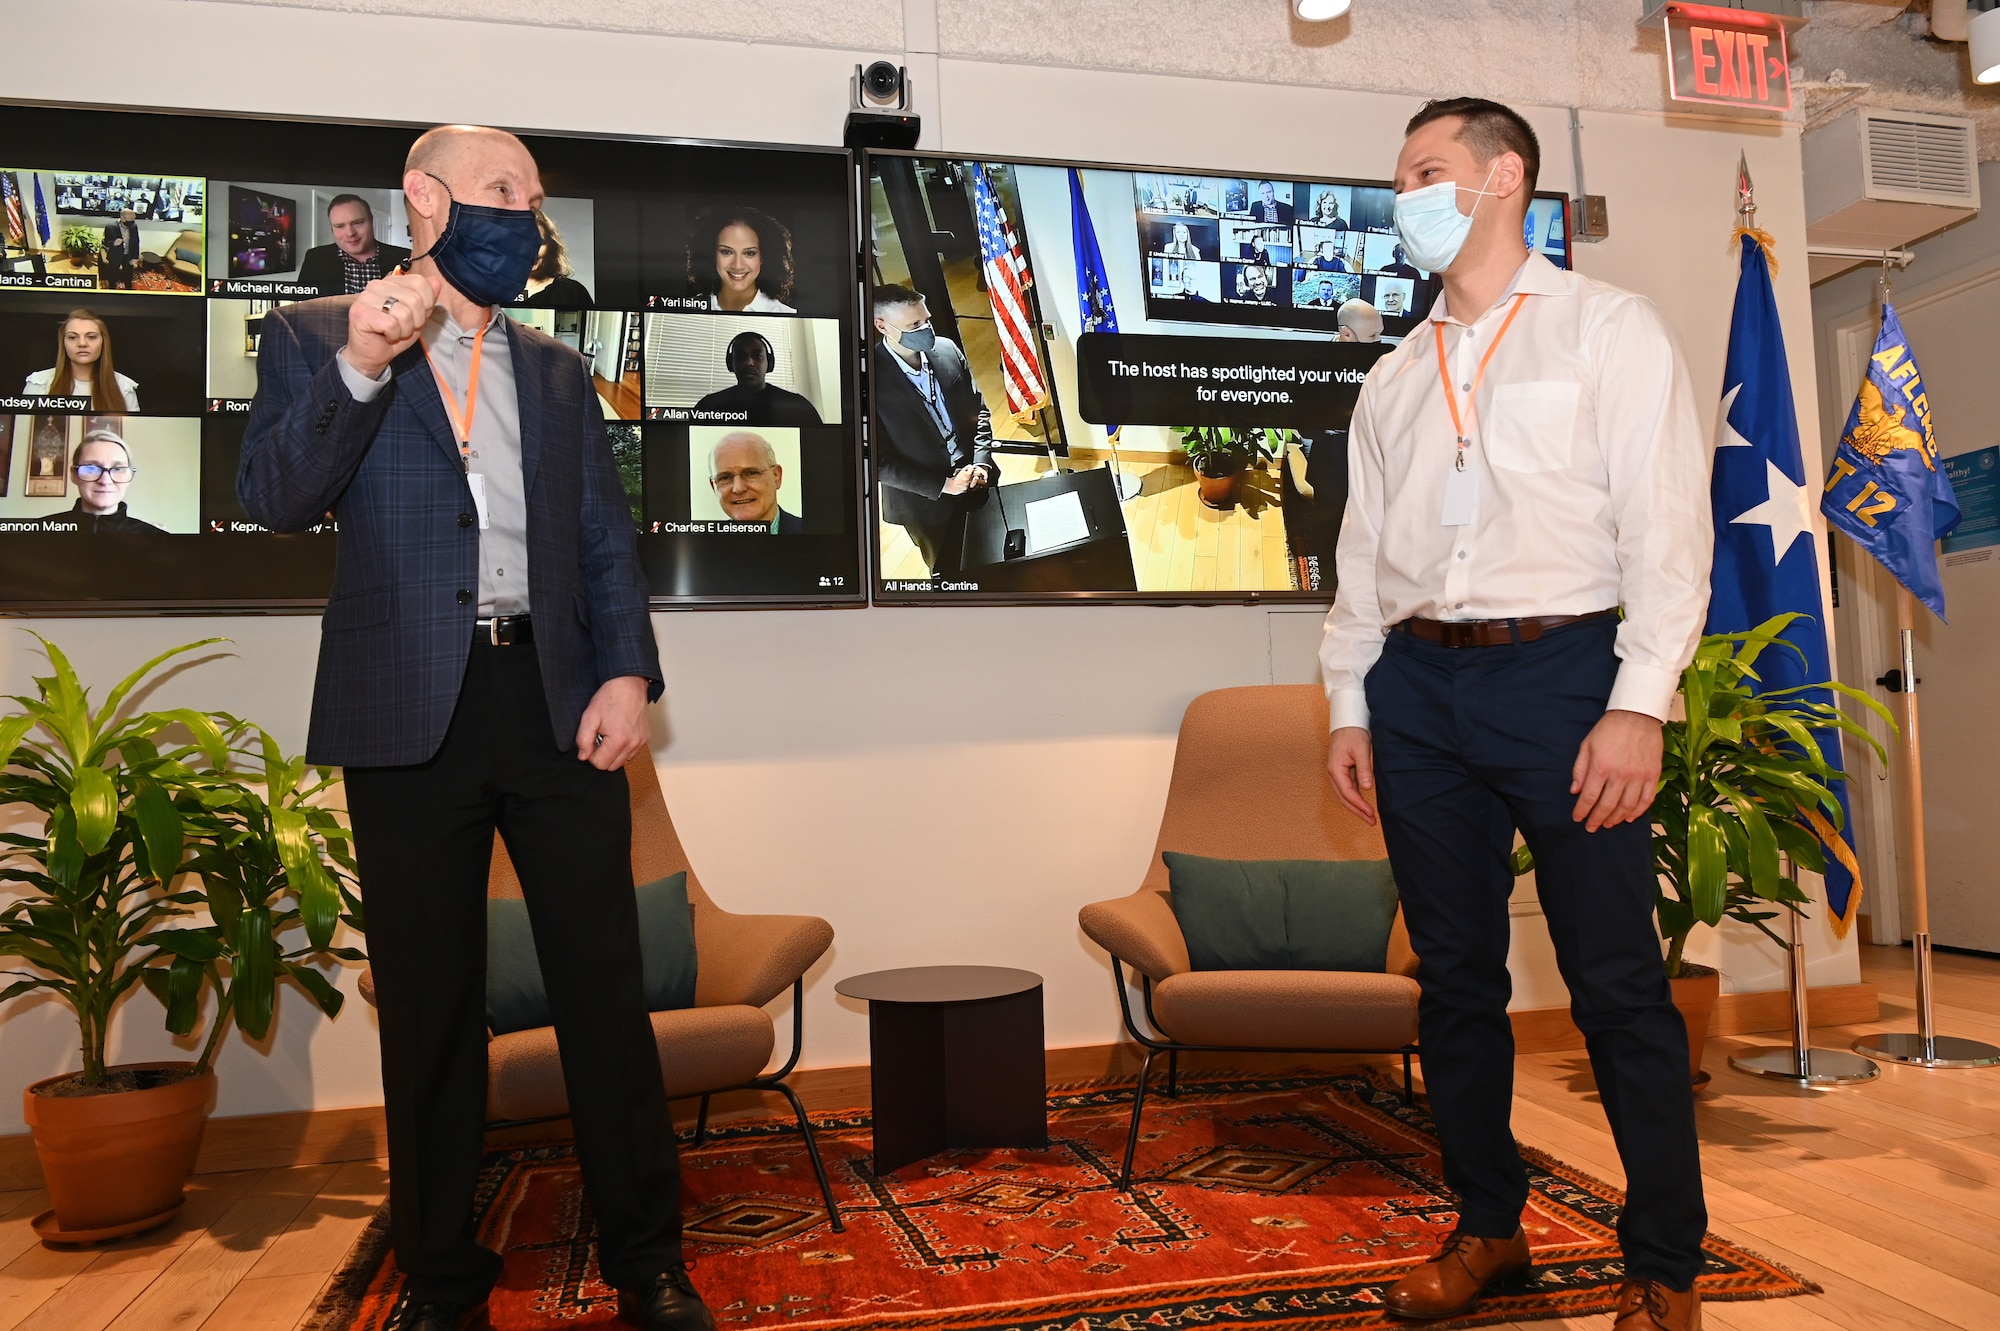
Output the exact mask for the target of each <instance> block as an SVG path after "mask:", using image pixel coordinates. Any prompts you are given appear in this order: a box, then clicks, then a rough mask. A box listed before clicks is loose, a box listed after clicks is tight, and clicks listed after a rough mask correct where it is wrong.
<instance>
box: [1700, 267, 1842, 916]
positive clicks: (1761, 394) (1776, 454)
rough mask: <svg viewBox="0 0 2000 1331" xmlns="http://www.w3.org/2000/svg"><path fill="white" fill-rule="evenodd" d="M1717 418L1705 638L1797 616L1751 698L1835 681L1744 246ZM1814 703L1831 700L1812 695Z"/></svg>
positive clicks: (1787, 390)
mask: <svg viewBox="0 0 2000 1331" xmlns="http://www.w3.org/2000/svg"><path fill="white" fill-rule="evenodd" d="M1722 388H1723V393H1722V416H1721V419H1720V420H1719V421H1718V422H1717V423H1716V429H1715V470H1714V473H1713V474H1712V476H1711V477H1710V480H1709V499H1710V502H1711V503H1712V504H1713V505H1714V511H1715V565H1714V572H1713V573H1712V574H1711V586H1710V590H1709V600H1708V625H1707V628H1706V630H1705V631H1706V632H1709V633H1742V632H1745V631H1746V630H1749V629H1751V628H1754V627H1756V626H1757V625H1759V624H1761V623H1763V622H1764V621H1765V620H1767V619H1769V618H1771V617H1772V616H1773V615H1780V614H1785V613H1787V612H1790V613H1795V614H1798V615H1801V616H1803V618H1800V619H1795V620H1793V621H1792V623H1791V627H1789V628H1787V629H1786V630H1785V633H1784V638H1785V641H1787V642H1789V643H1791V644H1792V645H1793V646H1794V647H1796V648H1797V649H1798V650H1797V651H1796V652H1788V651H1783V650H1771V651H1766V652H1764V653H1763V654H1762V655H1761V656H1759V657H1758V658H1757V671H1758V673H1759V674H1760V675H1762V676H1763V679H1762V680H1761V681H1759V682H1758V684H1757V688H1758V691H1759V692H1767V691H1769V690H1773V689H1785V688H1791V687H1794V686H1795V685H1799V684H1805V683H1808V682H1816V681H1819V680H1825V679H1831V678H1833V671H1832V668H1831V667H1830V665H1829V664H1828V660H1827V650H1826V611H1825V607H1824V605H1823V603H1822V602H1821V600H1820V584H1819V543H1818V541H1817V540H1816V539H1815V537H1814V533H1813V490H1812V486H1811V484H1810V483H1809V482H1808V480H1807V477H1806V468H1805V462H1804V459H1803V457H1802V456H1801V454H1800V451H1799V425H1798V415H1797V413H1796V410H1795V409H1794V407H1793V403H1792V375H1791V370H1790V368H1789V366H1788V365H1787V364H1786V360H1785V339H1784V334H1783V332H1782V331H1781V330H1780V328H1779V326H1778V304H1777V300H1776V298H1775V297H1774V296H1773V294H1772V291H1771V272H1770V268H1769V267H1768V266H1767V265H1766V263H1765V261H1764V251H1763V247H1762V246H1760V245H1759V244H1758V243H1757V241H1756V240H1754V239H1752V238H1751V237H1749V236H1744V237H1743V265H1742V272H1741V274H1740V275H1739V276H1738V278H1737V280H1736V309H1735V311H1734V313H1733V314H1732V315H1731V317H1730V322H1729V352H1728V357H1727V359H1726V361H1725V362H1724V365H1723V371H1722ZM1808 696H1809V697H1810V698H1811V700H1812V701H1814V702H1830V701H1832V699H1831V698H1830V697H1829V696H1828V695H1827V694H1826V692H1824V691H1821V692H1818V693H1815V694H1811V695H1808ZM1817 738H1818V739H1819V745H1820V751H1821V752H1822V753H1823V754H1824V755H1825V757H1826V761H1827V762H1828V764H1829V765H1831V766H1832V767H1834V768H1836V769H1838V768H1839V767H1840V766H1841V757H1840V736H1839V735H1838V734H1837V733H1834V732H1829V731H1821V732H1820V733H1819V735H1818V737H1817ZM1834 791H1835V794H1837V795H1838V796H1839V798H1840V809H1841V814H1842V819H1841V822H1842V827H1841V832H1840V841H1841V844H1840V845H1839V846H1837V847H1829V850H1830V851H1831V852H1832V853H1831V854H1830V855H1829V856H1828V858H1827V863H1826V901H1827V906H1828V908H1829V910H1830V911H1831V912H1832V916H1833V927H1834V931H1835V932H1836V933H1837V934H1839V935H1840V936H1842V937H1845V936H1846V934H1847V928H1848V925H1849V924H1850V923H1852V921H1853V919H1854V911H1855V907H1856V906H1857V905H1858V904H1859V903H1860V899H1861V894H1860V892H1859V891H1858V890H1856V887H1857V880H1856V875H1855V873H1854V868H1855V861H1854V855H1853V844H1854V833H1853V830H1852V829H1853V825H1854V824H1853V819H1852V818H1851V817H1848V816H1847V814H1848V807H1847V783H1846V782H1844V781H1843V782H1839V783H1837V784H1836V785H1835V787H1834Z"/></svg>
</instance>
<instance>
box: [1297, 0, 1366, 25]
mask: <svg viewBox="0 0 2000 1331" xmlns="http://www.w3.org/2000/svg"><path fill="white" fill-rule="evenodd" d="M1353 3H1354V0H1292V12H1293V13H1294V14H1297V15H1298V16H1299V17H1300V18H1301V19H1303V20H1305V21H1306V22H1307V23H1324V22H1325V21H1326V20H1328V19H1330V18H1339V17H1340V16H1341V15H1342V14H1345V13H1346V12H1347V8H1348V6H1349V5H1351V4H1353Z"/></svg>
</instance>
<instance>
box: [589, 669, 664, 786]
mask: <svg viewBox="0 0 2000 1331" xmlns="http://www.w3.org/2000/svg"><path fill="white" fill-rule="evenodd" d="M650 736H651V732H650V731H649V730H648V729H647V727H646V681H645V680H643V679H641V678H640V677H639V676H637V675H620V676H619V677H618V678H617V679H608V680H606V681H605V682H604V686H603V687H602V688H600V689H598V691H597V693H596V695H595V696H594V697H592V698H591V700H590V706H588V707H586V708H584V709H583V720H582V721H581V722H579V723H578V725H577V727H576V756H577V757H578V758H580V759H582V760H583V761H584V762H587V763H589V764H590V765H591V766H592V767H595V768H597V769H598V770H599V771H601V772H609V771H613V770H615V769H617V768H620V767H623V766H624V765H625V760H626V759H627V758H630V757H631V756H632V755H633V754H635V753H637V752H638V751H639V748H640V746H641V745H643V744H645V743H646V741H647V740H648V739H649V738H650Z"/></svg>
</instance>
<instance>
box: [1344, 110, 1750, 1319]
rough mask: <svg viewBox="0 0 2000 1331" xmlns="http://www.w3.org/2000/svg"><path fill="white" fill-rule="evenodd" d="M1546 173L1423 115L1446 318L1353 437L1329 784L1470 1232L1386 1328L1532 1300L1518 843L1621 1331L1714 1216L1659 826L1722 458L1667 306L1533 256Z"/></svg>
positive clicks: (1480, 128) (1416, 223)
mask: <svg viewBox="0 0 2000 1331" xmlns="http://www.w3.org/2000/svg"><path fill="white" fill-rule="evenodd" d="M1539 164H1540V149H1539V147H1538V145H1537V143H1536V141H1535V134H1534V131H1533V130H1532V129H1531V128H1530V127H1529V125H1528V123H1527V122H1526V121H1525V120H1523V119H1522V118H1521V117H1520V116H1519V115H1518V114H1516V113H1515V112H1514V111H1512V110H1509V109H1508V108H1507V107H1504V106H1501V105H1499V104H1497V103H1494V102H1489V101H1485V100H1483V99H1479V98H1453V99H1451V100H1449V101H1433V102H1429V103H1426V104H1425V105H1424V107H1423V108H1422V109H1421V110H1419V111H1418V112H1417V114H1416V116H1415V117H1414V118H1413V119H1412V120H1411V121H1410V124H1409V127H1408V129H1407V130H1406V137H1405V139H1404V142H1403V148H1402V151H1401V153H1400V154H1399V155H1398V156H1397V159H1396V175H1395V187H1396V190H1397V193H1396V202H1395V222H1396V230H1397V233H1398V234H1399V235H1400V237H1401V239H1402V242H1403V245H1404V248H1405V249H1407V250H1408V251H1409V257H1410V259H1411V260H1412V261H1413V262H1414V263H1416V264H1417V265H1419V266H1420V267H1423V268H1426V269H1429V270H1430V271H1432V272H1435V273H1438V274H1440V275H1441V276H1442V278H1443V285H1444V294H1443V296H1442V297H1441V298H1440V299H1439V301H1438V302H1437V303H1436V304H1435V305H1433V306H1432V307H1431V310H1430V317H1429V321H1428V326H1426V327H1420V328H1419V329H1418V330H1417V331H1415V332H1413V333H1411V335H1410V336H1408V337H1407V338H1405V339H1404V340H1403V342H1402V344H1401V345H1400V346H1399V347H1398V348H1397V349H1396V350H1394V351H1392V352H1390V353H1389V354H1388V355H1386V356H1384V357H1383V358H1382V359H1381V360H1379V361H1377V362H1376V363H1375V366H1374V368H1373V369H1372V370H1371V371H1370V373H1369V375H1368V377H1367V380H1366V381H1365V383H1364V384H1363V387H1362V389H1361V396H1360V399H1359V401H1358V402H1357V404H1356V405H1355V408H1354V417H1353V422H1352V425H1351V428H1350V435H1349V444H1348V451H1349V458H1350V472H1349V476H1348V484H1349V497H1348V504H1347V516H1346V520H1345V521H1344V522H1343V523H1342V526H1341V532H1340V544H1339V554H1338V574H1339V577H1338V581H1339V591H1338V593H1337V595H1336V597H1335V600H1334V606H1333V610H1332V612H1331V613H1330V614H1329V615H1328V616H1327V622H1326V637H1325V641H1324V643H1323V645H1322V647H1321V650H1320V661H1321V665H1322V667H1323V671H1324V676H1325V681H1326V689H1327V698H1328V705H1329V709H1330V712H1331V723H1332V728H1333V734H1332V738H1331V742H1330V745H1329V751H1328V756H1327V768H1328V771H1329V773H1330V774H1331V776H1332V778H1333V785H1334V789H1335V791H1336V793H1337V794H1338V796H1339V798H1340V800H1341V802H1342V803H1343V804H1345V805H1346V806H1347V807H1348V808H1349V809H1350V810H1352V811H1353V813H1354V814H1355V816H1356V817H1358V818H1360V819H1361V820H1362V821H1363V822H1365V823H1369V824H1373V823H1375V822H1376V821H1377V818H1378V816H1379V818H1380V821H1381V826H1382V834H1383V839H1384V841H1385V842H1386V843H1387V846H1388V851H1389V864H1390V867H1391V868H1392V869H1393V870H1394V872H1395V875H1396V886H1397V889H1398V891H1399V892H1400V894H1401V897H1402V903H1403V913H1404V918H1405V920H1406V921H1407V923H1408V925H1409V930H1410V943H1411V945H1412V947H1413V948H1414V949H1415V950H1416V954H1417V957H1418V958H1419V961H1418V970H1417V983H1418V984H1419V985H1421V986H1422V989H1423V997H1422V1001H1421V1003H1420V1005H1419V1008H1418V1043H1420V1044H1421V1045H1422V1046H1423V1050H1424V1075H1425V1078H1426V1079H1427V1081H1428V1083H1429V1089H1430V1100H1431V1110H1432V1117H1433V1118H1434V1119H1435V1120H1436V1123H1437V1134H1438V1140H1439V1142H1440V1144H1441V1146H1442V1150H1443V1156H1444V1181H1445V1183H1446V1185H1447V1186H1448V1187H1449V1188H1450V1189H1451V1191H1452V1193H1454V1194H1455V1196H1456V1200H1457V1217H1458V1219H1457V1225H1456V1228H1455V1229H1454V1230H1453V1232H1452V1234H1451V1235H1450V1237H1448V1238H1447V1239H1446V1240H1445V1242H1444V1243H1443V1245H1442V1246H1441V1248H1440V1249H1439V1251H1438V1253H1437V1255H1436V1256H1435V1257H1433V1258H1432V1259H1430V1260H1429V1261H1427V1262H1425V1263H1424V1264H1422V1265H1420V1266H1418V1267H1417V1268H1416V1269H1414V1270H1412V1271H1411V1272H1410V1273H1409V1274H1407V1275H1405V1276H1403V1277H1402V1278H1401V1279H1400V1280H1398V1281H1396V1283H1395V1284H1393V1285H1391V1286H1390V1287H1389V1289H1388V1290H1387V1291H1386V1292H1385V1293H1384V1296H1383V1302H1384V1304H1385V1305H1386V1306H1387V1308H1388V1310H1389V1311H1391V1312H1393V1313H1396V1314H1398V1315H1400V1316H1404V1317H1413V1318H1438V1319H1441V1318H1448V1317H1453V1316H1457V1315H1459V1314H1460V1313H1463V1312H1465V1311H1467V1310H1469V1309H1471V1308H1472V1307H1473V1306H1474V1305H1475V1304H1476V1303H1477V1302H1478V1300H1479V1298H1480V1296H1481V1295H1482V1294H1483V1293H1484V1292H1485V1291H1486V1290H1487V1289H1488V1288H1489V1287H1491V1286H1493V1285H1496V1284H1500V1283H1502V1282H1507V1281H1511V1280H1514V1279H1519V1278H1526V1277H1527V1276H1528V1275H1529V1274H1530V1272H1531V1254H1530V1250H1529V1243H1528V1237H1527V1235H1526V1234H1525V1233H1524V1232H1523V1230H1522V1226H1521V1213H1522V1208H1523V1206H1524V1205H1525V1204H1526V1202H1527V1199H1528V1175H1527V1170H1526V1168H1525V1167H1524V1166H1523V1164H1522V1162H1521V1156H1520V1152H1519V1151H1518V1150H1517V1149H1516V1147H1515V1144H1514V1138H1513V1135H1512V1134H1511V1132H1510V1131H1509V1130H1508V1115H1509V1112H1510V1106H1511V1104H1512V1100H1513V1083H1514V1034H1513V1030H1512V1028H1511V1027H1510V1026H1509V1025H1508V1020H1507V1001H1508V995H1509V992H1510V990H1509V984H1508V978H1507V952H1508V928H1507V899H1508V896H1509V894H1510V893H1512V891H1513V890H1514V876H1513V873H1512V872H1511V870H1510V868H1509V863H1508V860H1509V855H1510V852H1511V851H1512V849H1513V844H1514V837H1515V831H1516V829H1517V828H1518V829H1519V831H1520V833H1521V835H1522V836H1524V837H1525V838H1526V840H1527V844H1528V849H1529V850H1530V851H1531V852H1533V854H1534V859H1535V873H1536V882H1537V883H1538V885H1539V888H1540V894H1541V902H1542V910H1543V913H1544V914H1545V915H1546V916H1547V917H1548V925H1549V936H1550V938H1551V940H1552V941H1553V942H1554V944H1555V953H1556V960H1557V963H1558V965H1559V966H1560V967H1561V970H1562V975H1563V980H1564V982H1565V983H1566V984H1567V985H1568V987H1569V994H1570V1010H1571V1013H1572V1014H1573V1015H1574V1017H1575V1019H1576V1024H1577V1025H1578V1026H1579V1027H1581V1028H1582V1030H1583V1034H1584V1040H1585V1044H1586V1046H1587V1048H1588V1050H1589V1054H1590V1066H1591V1072H1592V1075H1593V1076H1594V1078H1595V1080H1596V1085H1597V1088H1598V1090H1599V1092H1600V1094H1601V1097H1602V1101H1603V1106H1604V1111H1605V1113H1606V1114H1607V1115H1608V1116H1609V1118H1610V1120H1611V1131H1612V1136H1613V1138H1614V1140H1615V1142H1616V1144H1617V1146H1618V1153H1619V1158H1620V1159H1621V1160H1622V1162H1623V1164H1624V1168H1625V1179H1626V1201H1625V1206H1624V1209H1623V1211H1622V1213H1621V1215H1620V1217H1619V1220H1618V1237H1619V1241H1620V1244H1621V1246H1622V1247H1623V1249H1624V1283H1623V1285H1622V1286H1621V1287H1620V1289H1619V1293H1618V1302H1617V1312H1616V1314H1615V1317H1614V1331H1690V1328H1696V1327H1699V1325H1700V1323H1701V1309H1700V1305H1699V1299H1698V1297H1697V1295H1696V1294H1695V1292H1694V1288H1693V1286H1694V1279H1695V1276H1696V1274H1697V1273H1698V1272H1700V1270H1701V1269H1702V1265H1703V1257H1702V1247H1701V1244H1702V1235H1703V1231H1704V1230H1705V1228H1706V1225H1707V1215H1706V1213H1705V1210H1704V1207H1703V1203H1702V1179H1701V1159H1700V1151H1699V1147H1698V1144H1697V1141H1696V1135H1695V1113H1694V1096H1693V1092H1692V1090H1691V1088H1690V1085H1689V1079H1688V1039H1687V1026H1686V1023H1685V1022H1683V1021H1682V1020H1681V1017H1680V1014H1679V1013H1678V1012H1677V1011H1675V1009H1674V1005H1673V997H1672V995H1671V993H1670V992H1669V990H1668V986H1667V981H1666V976H1665V974H1664V972H1663V971H1662V969H1661V966H1660V937H1659V934H1658V932H1657V931H1656V929H1655V928H1654V918H1653V914H1654V911H1653V906H1654V898H1655V895H1656V890H1657V889H1656V884H1655V881H1654V867H1653V848H1652V833H1651V826H1650V821H1651V820H1650V819H1649V817H1648V810H1649V808H1650V807H1651V804H1652V800H1653V794H1654V791H1655V789H1656V788H1657V785H1658V783H1659V778H1660V764H1661V737H1660V726H1661V721H1662V719H1663V718H1665V717H1666V715H1667V712H1668V706H1669V704H1670V703H1671V701H1672V700H1673V698H1674V694H1675V690H1676V686H1677V685H1678V683H1679V681H1680V677H1681V671H1682V669H1683V668H1684V667H1685V666H1686V665H1687V664H1688V662H1689V660H1690V659H1691V658H1692V657H1693V655H1694V651H1695V645H1696V643H1697V642H1698V641H1699V640H1700V637H1701V630H1702V621H1703V619H1704V617H1705V615H1706V613H1707V608H1708V591H1709V563H1710V554H1711V551H1712V550H1713V549H1714V537H1713V533H1712V532H1711V530H1710V525H1711V519H1710V515H1709V497H1708V490H1709V456H1708V447H1707V444H1706V443H1705V441H1704V435H1705V434H1706V431H1705V429H1704V426H1703V421H1702V417H1701V413H1700V411H1699V410H1698V409H1697V407H1696V405H1695V399H1694V392H1693V389H1692V387H1691V386H1690V383H1689V379H1688V370H1687V365H1686V362H1685V360H1684V359H1683V357H1682V355H1681V350H1680V346H1679V344H1678V343H1677V341H1676V340H1675V337H1674V334H1673V330H1672V329H1671V328H1670V327H1669V326H1668V324H1667V322H1666V320H1665V319H1664V318H1663V317H1662V316H1661V314H1660V312H1659V310H1658V309H1657V308H1655V306H1654V305H1653V304H1652V302H1650V301H1648V300H1645V299H1643V298H1641V297H1638V296H1634V295H1632V294H1630V293H1628V292H1625V291H1620V290H1618V289H1617V288H1615V287H1611V286H1607V285H1605V284H1604V283H1602V282H1597V281H1593V280H1591V279H1590V278H1587V277H1584V276H1582V275H1580V274H1577V273H1566V272H1563V271H1562V270H1561V269H1558V268H1557V267H1555V265H1553V264H1551V263H1550V262H1549V261H1548V260H1547V259H1546V258H1544V257H1542V256H1541V255H1540V254H1536V253H1533V252H1531V251H1529V250H1528V249H1527V247H1526V246H1524V245H1523V244H1522V243H1521V215H1522V213H1523V212H1524V211H1525V210H1526V209H1527V207H1528V201H1529V198H1530V197H1531V196H1532V194H1533V193H1534V189H1535V176H1536V172H1537V168H1538V166H1539ZM1503 330H1504V331H1503ZM1447 367H1448V368H1447ZM1482 370H1483V371H1484V373H1483V374H1482ZM1465 384H1471V385H1473V387H1471V388H1470V389H1467V388H1464V387H1462V385H1465ZM1482 385H1483V388H1482ZM1510 389H1512V390H1514V391H1513V392H1510V391H1509V390H1510ZM1458 421H1462V422H1463V424H1462V425H1461V424H1458V423H1457V422H1458ZM1460 449H1463V450H1464V451H1463V452H1462V453H1461V452H1459V450H1460ZM1455 456H1456V457H1459V458H1462V459H1463V462H1464V469H1463V470H1459V469H1458V467H1457V465H1456V464H1455V463H1454V461H1453V458H1454V457H1455ZM1460 478H1463V479H1460ZM1440 515H1442V516H1440ZM1371 793H1372V795H1373V796H1374V798H1372V799H1371V798H1370V795H1371ZM1378 810H1379V815H1378Z"/></svg>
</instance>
